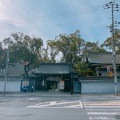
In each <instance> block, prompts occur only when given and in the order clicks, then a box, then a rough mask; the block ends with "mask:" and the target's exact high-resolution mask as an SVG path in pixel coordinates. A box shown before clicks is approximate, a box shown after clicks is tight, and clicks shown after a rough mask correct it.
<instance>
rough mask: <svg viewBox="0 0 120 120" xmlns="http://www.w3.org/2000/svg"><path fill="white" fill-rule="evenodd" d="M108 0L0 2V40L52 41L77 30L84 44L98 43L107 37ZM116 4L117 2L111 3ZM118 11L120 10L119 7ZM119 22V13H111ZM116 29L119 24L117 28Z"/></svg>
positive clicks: (2, 0)
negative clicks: (14, 35) (23, 37)
mask: <svg viewBox="0 0 120 120" xmlns="http://www.w3.org/2000/svg"><path fill="white" fill-rule="evenodd" d="M109 2H111V1H110V0H0V36H1V38H0V41H2V40H3V39H4V38H7V37H9V36H10V34H11V33H16V32H22V33H24V34H27V35H29V36H32V35H34V36H36V37H40V38H42V39H43V40H44V42H45V41H46V40H53V39H54V38H55V37H56V36H58V35H59V34H70V33H74V32H75V31H76V30H80V31H81V37H82V38H83V39H84V40H86V41H92V42H96V41H99V43H102V42H103V41H104V40H105V39H106V38H107V37H110V36H111V33H110V30H109V28H107V26H110V24H111V9H104V8H103V7H102V6H103V5H105V4H106V3H109ZM115 2H116V3H118V4H119V5H120V0H115ZM119 10H120V8H119ZM114 16H115V21H119V22H120V11H119V12H114ZM118 28H119V29H120V25H119V26H118Z"/></svg>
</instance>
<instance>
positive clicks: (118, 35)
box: [101, 29, 120, 52]
mask: <svg viewBox="0 0 120 120" xmlns="http://www.w3.org/2000/svg"><path fill="white" fill-rule="evenodd" d="M112 42H113V36H111V37H108V38H107V39H106V40H105V41H104V42H103V43H102V44H101V47H104V48H105V49H109V50H111V49H112ZM114 43H115V48H116V52H120V29H115V32H114Z"/></svg>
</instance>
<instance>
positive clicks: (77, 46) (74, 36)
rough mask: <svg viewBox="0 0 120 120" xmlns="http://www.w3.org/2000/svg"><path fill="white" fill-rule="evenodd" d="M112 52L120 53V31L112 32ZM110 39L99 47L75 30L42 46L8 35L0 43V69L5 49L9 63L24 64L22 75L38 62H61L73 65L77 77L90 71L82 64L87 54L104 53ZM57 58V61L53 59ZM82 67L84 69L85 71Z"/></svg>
mask: <svg viewBox="0 0 120 120" xmlns="http://www.w3.org/2000/svg"><path fill="white" fill-rule="evenodd" d="M114 38H115V45H116V51H117V52H120V30H119V29H116V30H115V35H114ZM111 42H112V38H111V37H109V38H106V40H105V41H104V42H103V43H102V44H100V45H99V42H98V41H96V42H90V41H85V40H84V39H82V38H81V34H80V31H79V30H76V31H75V32H74V33H71V34H68V35H67V34H59V35H58V36H56V37H55V39H53V40H48V41H47V42H46V47H44V45H43V40H42V39H41V38H38V37H35V36H33V37H30V36H28V35H24V34H23V33H12V34H11V36H10V37H8V38H5V39H4V40H3V41H2V42H0V68H4V67H5V61H6V60H5V59H6V50H7V49H9V52H10V56H9V59H10V63H16V62H20V63H21V64H23V65H24V70H25V73H26V76H27V75H28V71H29V70H30V69H33V68H36V67H38V65H39V64H40V63H42V62H44V63H45V62H51V63H55V62H65V63H69V64H73V67H74V69H75V71H77V72H78V73H79V74H80V73H82V74H86V72H91V69H89V67H88V65H87V64H86V63H85V61H84V60H85V57H86V55H87V54H88V53H89V52H105V51H107V48H109V49H111V44H112V43H111ZM57 59H58V60H57ZM86 67H87V68H88V69H86Z"/></svg>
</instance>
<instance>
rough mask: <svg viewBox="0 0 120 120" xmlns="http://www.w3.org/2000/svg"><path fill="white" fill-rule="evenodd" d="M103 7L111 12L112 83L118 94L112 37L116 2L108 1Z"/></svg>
mask: <svg viewBox="0 0 120 120" xmlns="http://www.w3.org/2000/svg"><path fill="white" fill-rule="evenodd" d="M103 7H104V8H105V9H109V8H111V10H112V11H111V12H112V24H111V26H110V27H111V33H112V64H113V70H114V84H115V94H116V95H117V94H118V82H117V70H116V52H115V39H114V34H115V33H114V31H115V30H114V11H118V10H116V8H118V4H115V2H110V3H108V4H105V6H103Z"/></svg>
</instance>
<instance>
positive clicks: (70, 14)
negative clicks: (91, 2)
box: [0, 6, 103, 26]
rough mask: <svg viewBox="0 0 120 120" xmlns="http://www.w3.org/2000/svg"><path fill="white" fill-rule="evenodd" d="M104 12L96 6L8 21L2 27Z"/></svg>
mask: <svg viewBox="0 0 120 120" xmlns="http://www.w3.org/2000/svg"><path fill="white" fill-rule="evenodd" d="M100 10H103V9H102V7H99V8H98V6H95V7H91V9H89V8H88V9H81V10H80V9H79V10H74V11H69V12H64V13H62V12H61V13H58V14H51V15H46V16H38V17H33V18H32V17H31V18H25V19H14V20H6V21H1V22H0V26H2V25H3V26H4V25H9V24H24V23H26V22H27V23H28V22H39V21H48V20H54V19H59V18H67V17H73V16H77V15H83V14H87V13H91V12H96V11H100Z"/></svg>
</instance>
